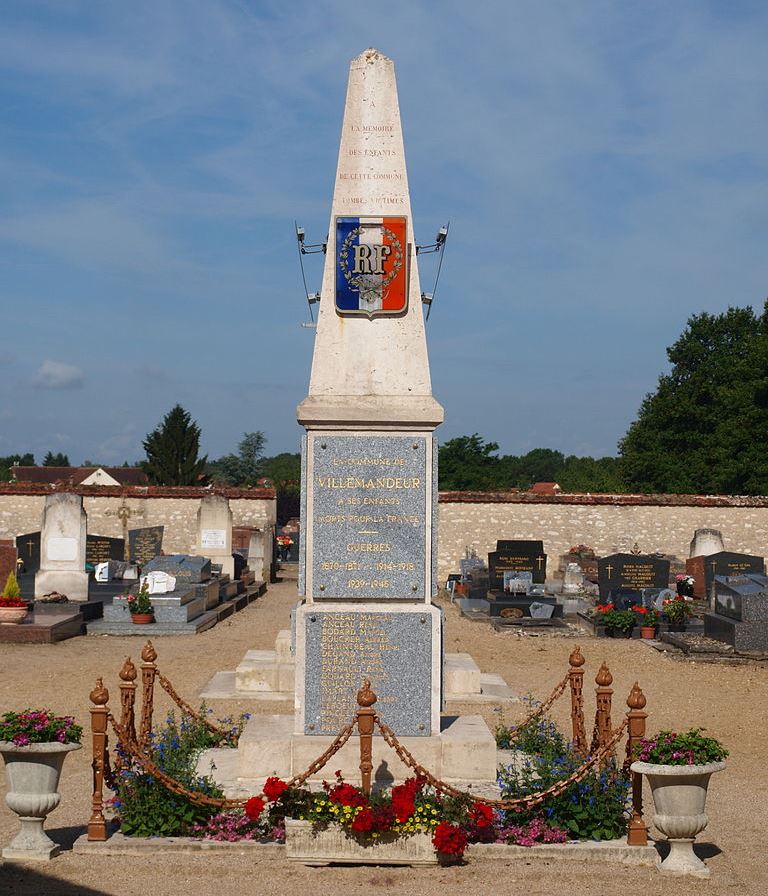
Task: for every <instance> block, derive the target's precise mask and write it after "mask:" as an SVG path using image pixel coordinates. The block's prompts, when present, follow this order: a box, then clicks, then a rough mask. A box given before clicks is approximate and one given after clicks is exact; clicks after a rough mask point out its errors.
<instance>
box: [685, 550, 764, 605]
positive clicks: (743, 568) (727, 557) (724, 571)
mask: <svg viewBox="0 0 768 896" xmlns="http://www.w3.org/2000/svg"><path fill="white" fill-rule="evenodd" d="M685 571H686V572H687V573H688V575H691V576H693V595H694V597H698V598H700V599H702V600H703V599H705V598H709V597H710V596H711V594H710V589H711V587H712V582H713V581H714V578H715V576H740V575H744V574H745V573H758V574H763V573H765V560H764V558H763V557H757V556H755V555H754V554H738V553H736V552H735V551H718V552H717V553H715V554H709V555H708V556H705V557H689V559H688V560H686V561H685Z"/></svg>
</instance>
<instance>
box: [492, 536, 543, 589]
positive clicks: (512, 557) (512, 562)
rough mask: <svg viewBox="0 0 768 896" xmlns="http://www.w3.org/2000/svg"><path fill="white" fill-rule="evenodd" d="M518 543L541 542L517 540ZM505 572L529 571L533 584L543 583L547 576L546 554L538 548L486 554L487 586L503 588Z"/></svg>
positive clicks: (536, 543) (531, 543) (535, 543)
mask: <svg viewBox="0 0 768 896" xmlns="http://www.w3.org/2000/svg"><path fill="white" fill-rule="evenodd" d="M517 544H518V545H526V544H530V545H540V544H541V542H540V541H539V542H536V541H534V542H517ZM505 572H529V573H531V580H532V582H533V583H534V584H539V585H543V584H544V582H545V581H546V578H547V555H546V554H545V553H544V552H543V551H540V550H538V548H531V549H529V548H527V547H526V548H525V550H517V551H514V552H513V551H492V552H491V553H490V554H488V587H489V589H490V590H491V591H503V590H504V573H505Z"/></svg>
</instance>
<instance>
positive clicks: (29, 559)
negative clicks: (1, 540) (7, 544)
mask: <svg viewBox="0 0 768 896" xmlns="http://www.w3.org/2000/svg"><path fill="white" fill-rule="evenodd" d="M16 552H17V554H18V555H19V559H20V560H21V561H22V563H23V564H24V565H23V567H22V571H23V572H37V571H38V569H40V533H39V532H28V533H27V534H26V535H18V536H16Z"/></svg>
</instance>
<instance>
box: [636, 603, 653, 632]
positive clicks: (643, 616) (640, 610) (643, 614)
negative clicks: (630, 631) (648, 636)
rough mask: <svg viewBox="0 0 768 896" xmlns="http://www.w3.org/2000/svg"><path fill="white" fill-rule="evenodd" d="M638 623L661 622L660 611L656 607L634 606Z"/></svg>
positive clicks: (650, 624)
mask: <svg viewBox="0 0 768 896" xmlns="http://www.w3.org/2000/svg"><path fill="white" fill-rule="evenodd" d="M632 612H633V613H634V614H635V618H636V620H637V624H638V625H647V626H648V627H650V626H656V625H658V622H659V611H658V610H656V609H654V607H637V606H635V607H632Z"/></svg>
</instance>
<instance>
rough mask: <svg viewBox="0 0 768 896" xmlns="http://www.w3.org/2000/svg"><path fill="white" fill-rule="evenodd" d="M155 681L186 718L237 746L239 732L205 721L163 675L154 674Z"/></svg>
mask: <svg viewBox="0 0 768 896" xmlns="http://www.w3.org/2000/svg"><path fill="white" fill-rule="evenodd" d="M156 675H157V680H158V681H159V682H160V686H161V687H162V689H163V690H164V691H165V692H166V694H168V696H169V697H170V698H171V700H173V702H174V703H175V704H176V705H177V706H178V707H179V709H180V710H181V711H182V712H185V713H186V714H187V715H188V716H191V717H192V718H193V719H195V721H197V722H200V724H201V725H204V726H205V727H206V728H207V729H208V730H209V731H210V732H211V733H212V734H220V735H221V736H222V737H223V738H224V739H225V740H226V741H227V742H228V743H230V744H231V745H232V746H237V741H238V739H239V737H240V735H239V732H233V731H232V730H231V729H228V728H222V727H221V726H219V725H214V723H213V722H211V721H209V720H208V719H206V717H205V716H204V715H201V714H200V713H199V712H197V711H196V710H194V709H192V707H191V706H190V705H189V703H187V701H186V700H184V698H183V697H180V696H179V694H178V693H177V692H176V690H175V689H174V687H173V685H172V684H171V683H170V681H168V679H167V678H166V677H165V675H162V674H161V673H160V672H157V673H156Z"/></svg>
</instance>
